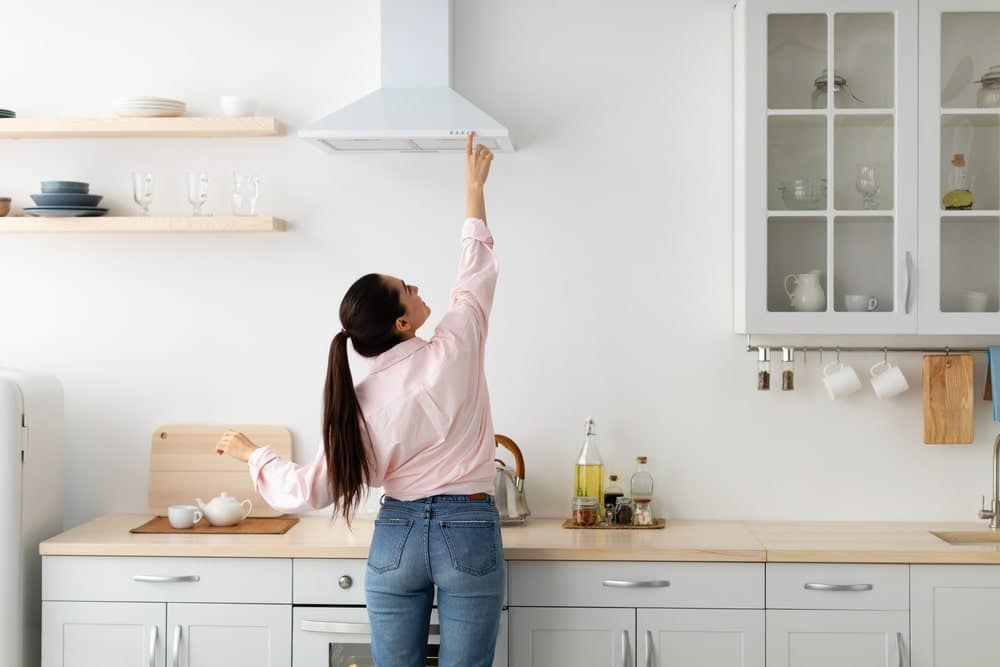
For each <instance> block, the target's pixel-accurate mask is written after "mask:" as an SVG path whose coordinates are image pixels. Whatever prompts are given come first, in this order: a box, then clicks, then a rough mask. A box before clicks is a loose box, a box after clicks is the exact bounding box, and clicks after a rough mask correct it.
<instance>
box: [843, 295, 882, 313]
mask: <svg viewBox="0 0 1000 667" xmlns="http://www.w3.org/2000/svg"><path fill="white" fill-rule="evenodd" d="M844 305H845V306H847V310H850V311H852V312H871V311H873V310H875V309H876V308H878V299H876V298H875V297H873V296H868V295H867V294H845V295H844Z"/></svg>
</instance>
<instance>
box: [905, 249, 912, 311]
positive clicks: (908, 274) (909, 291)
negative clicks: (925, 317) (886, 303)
mask: <svg viewBox="0 0 1000 667" xmlns="http://www.w3.org/2000/svg"><path fill="white" fill-rule="evenodd" d="M912 295H913V253H912V252H910V251H909V250H907V251H906V296H905V297H904V298H903V304H904V305H905V307H906V314H907V315H909V314H910V309H911V307H912V306H913V303H912V299H911V298H910V297H911V296H912Z"/></svg>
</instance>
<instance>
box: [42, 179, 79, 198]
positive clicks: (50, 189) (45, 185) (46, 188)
mask: <svg viewBox="0 0 1000 667" xmlns="http://www.w3.org/2000/svg"><path fill="white" fill-rule="evenodd" d="M42 192H44V193H46V194H54V193H57V192H72V193H75V194H81V195H85V194H87V193H88V192H90V183H81V182H80V181H42Z"/></svg>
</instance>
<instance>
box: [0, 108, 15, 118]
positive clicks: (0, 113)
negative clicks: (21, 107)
mask: <svg viewBox="0 0 1000 667" xmlns="http://www.w3.org/2000/svg"><path fill="white" fill-rule="evenodd" d="M16 117H17V114H16V113H14V112H13V111H11V110H9V109H0V118H16Z"/></svg>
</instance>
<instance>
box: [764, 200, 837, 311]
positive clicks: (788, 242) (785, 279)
mask: <svg viewBox="0 0 1000 667" xmlns="http://www.w3.org/2000/svg"><path fill="white" fill-rule="evenodd" d="M809 274H815V275H814V276H813V277H809ZM817 288H818V291H817ZM825 294H826V218H770V219H768V221H767V309H768V310H769V311H777V312H793V311H810V312H816V311H824V310H826V296H825ZM793 302H794V303H795V305H794V306H793V305H792V304H793Z"/></svg>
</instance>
